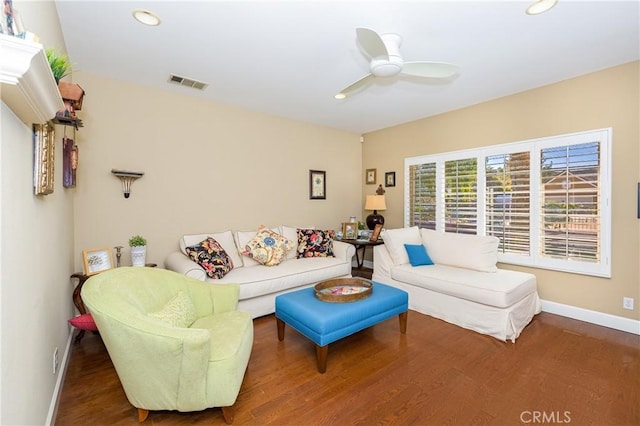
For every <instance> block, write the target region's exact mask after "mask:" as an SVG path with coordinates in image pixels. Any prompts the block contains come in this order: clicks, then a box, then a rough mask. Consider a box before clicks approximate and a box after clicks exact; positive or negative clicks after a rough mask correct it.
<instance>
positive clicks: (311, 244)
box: [297, 229, 335, 259]
mask: <svg viewBox="0 0 640 426" xmlns="http://www.w3.org/2000/svg"><path fill="white" fill-rule="evenodd" d="M334 236H335V231H333V230H329V231H323V230H320V229H298V252H297V257H298V259H300V258H303V257H335V255H334V254H333V238H334Z"/></svg>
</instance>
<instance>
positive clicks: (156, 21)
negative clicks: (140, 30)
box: [132, 9, 160, 27]
mask: <svg viewBox="0 0 640 426" xmlns="http://www.w3.org/2000/svg"><path fill="white" fill-rule="evenodd" d="M132 14H133V17H134V18H135V20H136V21H138V22H140V23H141V24H144V25H149V26H152V27H155V26H156V25H160V18H158V16H157V15H156V14H155V13H153V12H149V11H148V10H143V9H136V10H134V11H133V13H132Z"/></svg>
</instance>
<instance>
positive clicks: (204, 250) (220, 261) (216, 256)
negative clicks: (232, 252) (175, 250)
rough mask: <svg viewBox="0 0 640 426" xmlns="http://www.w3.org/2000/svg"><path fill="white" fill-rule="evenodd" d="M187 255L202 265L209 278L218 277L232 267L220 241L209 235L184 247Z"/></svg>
mask: <svg viewBox="0 0 640 426" xmlns="http://www.w3.org/2000/svg"><path fill="white" fill-rule="evenodd" d="M185 250H186V252H187V255H188V256H189V257H190V258H191V260H193V261H194V262H196V263H197V264H198V265H200V266H202V267H203V268H204V270H205V272H206V274H207V275H208V276H209V277H210V278H214V279H220V278H222V277H224V276H225V275H227V274H228V273H229V271H231V270H232V269H233V261H232V260H231V258H230V257H229V255H228V254H227V252H226V251H224V249H223V248H222V246H221V245H220V243H218V242H217V241H216V240H214V239H213V238H211V237H208V238H207V239H206V240H204V241H202V242H200V243H199V244H196V245H193V246H189V247H186V248H185Z"/></svg>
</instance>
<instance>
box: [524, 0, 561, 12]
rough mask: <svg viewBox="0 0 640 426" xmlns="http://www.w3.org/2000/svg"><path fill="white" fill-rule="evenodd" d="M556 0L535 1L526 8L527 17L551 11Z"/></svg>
mask: <svg viewBox="0 0 640 426" xmlns="http://www.w3.org/2000/svg"><path fill="white" fill-rule="evenodd" d="M556 3H558V0H537V1H535V2H533V3H532V4H531V5H530V6H529V7H528V8H527V15H539V14H540V13H544V12H546V11H547V10H549V9H551V8H552V7H553V6H555V5H556Z"/></svg>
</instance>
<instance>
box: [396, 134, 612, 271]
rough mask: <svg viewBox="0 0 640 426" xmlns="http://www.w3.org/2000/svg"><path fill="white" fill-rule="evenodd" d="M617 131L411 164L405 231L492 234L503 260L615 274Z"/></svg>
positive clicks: (430, 157) (430, 158) (408, 163)
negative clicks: (612, 237)
mask: <svg viewBox="0 0 640 426" xmlns="http://www.w3.org/2000/svg"><path fill="white" fill-rule="evenodd" d="M610 150H611V129H601V130H594V131H588V132H583V133H575V134H570V135H561V136H554V137H549V138H543V139H536V140H531V141H524V142H516V143H510V144H504V145H495V146H490V147H483V148H479V149H474V150H465V151H456V152H450V153H443V154H436V155H428V156H421V157H413V158H407V159H406V160H405V175H406V179H405V182H406V186H405V192H406V195H407V196H406V198H405V200H406V202H405V212H406V214H405V226H419V227H421V228H429V229H435V230H439V231H442V232H456V233H465V234H480V235H494V236H496V237H498V238H499V240H500V243H499V247H498V260H499V261H500V262H504V263H513V264H519V265H526V266H533V267H539V268H546V269H553V270H561V271H567V272H575V273H581V274H588V275H596V276H605V277H609V276H611V267H610V251H611V242H610V235H611V223H610V218H611V205H610V202H609V194H610V192H611V183H610V182H611V179H610V174H611V170H610V155H609V153H610Z"/></svg>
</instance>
